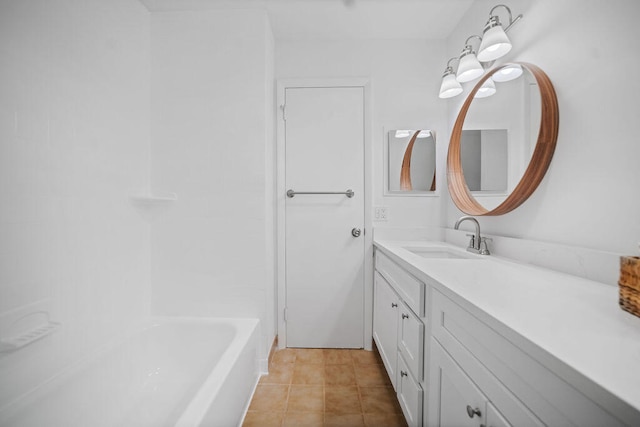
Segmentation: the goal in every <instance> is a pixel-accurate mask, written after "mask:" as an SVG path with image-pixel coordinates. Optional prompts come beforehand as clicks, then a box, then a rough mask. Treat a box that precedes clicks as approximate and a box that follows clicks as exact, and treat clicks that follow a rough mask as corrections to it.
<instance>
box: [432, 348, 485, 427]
mask: <svg viewBox="0 0 640 427" xmlns="http://www.w3.org/2000/svg"><path fill="white" fill-rule="evenodd" d="M431 351H432V355H431V358H432V362H431V369H432V371H431V374H432V376H431V378H432V379H433V380H434V381H435V389H436V390H434V391H435V393H433V394H434V396H433V398H434V401H431V402H430V408H429V411H432V410H434V409H435V411H436V419H435V420H432V421H435V425H437V426H440V427H480V426H481V425H482V424H483V420H484V416H485V414H484V411H485V407H486V405H487V399H486V397H485V396H484V395H483V394H482V392H480V390H479V389H478V388H477V387H476V385H475V384H474V383H473V382H472V381H471V379H469V377H467V375H466V374H465V373H464V371H462V369H460V367H459V366H458V364H457V363H456V362H454V360H453V359H452V358H451V357H450V356H449V355H448V354H447V352H446V351H444V350H443V349H442V347H441V346H440V345H439V344H438V343H437V342H435V341H432V345H431ZM432 387H433V385H432ZM432 390H433V389H432Z"/></svg>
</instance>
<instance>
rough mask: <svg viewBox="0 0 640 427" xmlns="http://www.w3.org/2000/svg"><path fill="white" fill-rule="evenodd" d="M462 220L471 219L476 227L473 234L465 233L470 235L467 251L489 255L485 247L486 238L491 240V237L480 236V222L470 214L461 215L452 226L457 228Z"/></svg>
mask: <svg viewBox="0 0 640 427" xmlns="http://www.w3.org/2000/svg"><path fill="white" fill-rule="evenodd" d="M463 221H471V222H473V225H475V227H476V232H475V234H467V236H469V237H471V240H469V246H468V247H467V251H469V252H473V253H474V254H480V255H490V252H489V248H488V247H487V240H489V241H491V239H489V238H487V237H481V236H480V223H479V222H478V220H477V219H475V218H474V217H472V216H463V217H460V218H458V220H457V221H456V225H454V226H453V228H454V229H456V230H458V229H459V228H460V224H461V223H462V222H463Z"/></svg>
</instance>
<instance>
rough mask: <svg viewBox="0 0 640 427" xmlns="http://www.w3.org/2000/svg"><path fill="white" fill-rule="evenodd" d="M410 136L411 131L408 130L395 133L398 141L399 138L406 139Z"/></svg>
mask: <svg viewBox="0 0 640 427" xmlns="http://www.w3.org/2000/svg"><path fill="white" fill-rule="evenodd" d="M410 135H411V131H408V130H397V131H396V138H398V139H400V138H406V137H408V136H410Z"/></svg>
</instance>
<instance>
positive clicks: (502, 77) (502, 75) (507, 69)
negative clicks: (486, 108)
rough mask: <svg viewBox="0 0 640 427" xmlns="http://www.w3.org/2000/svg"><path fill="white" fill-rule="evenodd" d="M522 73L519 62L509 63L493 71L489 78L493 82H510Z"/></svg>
mask: <svg viewBox="0 0 640 427" xmlns="http://www.w3.org/2000/svg"><path fill="white" fill-rule="evenodd" d="M521 75H522V67H521V66H520V64H510V65H505V66H504V67H502V68H501V69H499V70H498V71H496V72H495V73H493V76H491V78H492V79H493V81H494V82H499V83H502V82H510V81H511V80H515V79H517V78H518V77H520V76H521Z"/></svg>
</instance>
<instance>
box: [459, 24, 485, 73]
mask: <svg viewBox="0 0 640 427" xmlns="http://www.w3.org/2000/svg"><path fill="white" fill-rule="evenodd" d="M474 38H477V39H478V40H480V41H482V37H480V36H475V35H474V36H469V37H468V38H467V40H466V41H465V42H464V49H462V52H461V53H460V63H459V64H458V72H457V73H456V80H457V81H459V82H460V83H465V82H470V81H471V80H475V79H477V78H478V77H480V76H481V75H483V74H484V68H483V67H482V64H480V61H478V58H476V52H475V51H474V50H473V46H471V44H470V42H471V40H472V39H474Z"/></svg>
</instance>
